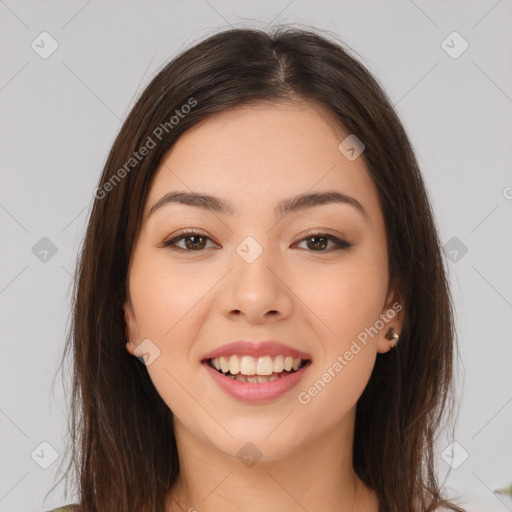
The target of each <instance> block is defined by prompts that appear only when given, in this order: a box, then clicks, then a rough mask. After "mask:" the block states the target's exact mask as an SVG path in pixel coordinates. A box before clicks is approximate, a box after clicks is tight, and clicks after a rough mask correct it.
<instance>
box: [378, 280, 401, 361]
mask: <svg viewBox="0 0 512 512" xmlns="http://www.w3.org/2000/svg"><path fill="white" fill-rule="evenodd" d="M404 314H405V312H404V303H403V300H402V298H401V296H400V295H399V293H398V292H397V291H396V289H393V290H391V292H390V293H389V295H388V297H387V300H386V304H385V305H384V308H383V309H382V312H381V316H380V318H381V320H382V321H383V323H384V327H383V328H382V329H381V330H380V332H379V334H378V335H377V336H378V339H377V352H379V353H381V354H384V353H386V352H389V351H390V350H395V349H394V348H392V345H393V344H395V343H396V345H399V344H400V335H401V334H402V329H403V324H404ZM390 327H392V328H393V329H394V330H395V332H396V333H397V334H398V336H399V339H398V341H397V340H396V339H393V338H392V339H391V340H388V339H387V338H386V334H387V333H388V331H389V329H390Z"/></svg>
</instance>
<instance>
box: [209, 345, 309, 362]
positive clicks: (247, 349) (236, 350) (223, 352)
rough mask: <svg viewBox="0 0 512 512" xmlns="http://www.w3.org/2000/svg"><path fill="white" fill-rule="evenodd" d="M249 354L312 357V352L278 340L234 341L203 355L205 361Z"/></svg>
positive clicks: (257, 355)
mask: <svg viewBox="0 0 512 512" xmlns="http://www.w3.org/2000/svg"><path fill="white" fill-rule="evenodd" d="M231 355H240V356H243V355H247V356H253V357H261V356H278V355H282V356H293V357H294V358H300V359H311V354H307V353H306V352H302V351H300V350H297V349H295V348H292V347H289V346H288V345H284V344H283V343H279V342H278V341H272V340H270V341H260V342H251V341H234V342H232V343H227V344H226V345H222V346H220V347H217V348H216V349H214V350H212V351H211V352H208V353H207V354H205V355H204V356H203V361H206V360H208V359H213V358H215V357H221V356H231Z"/></svg>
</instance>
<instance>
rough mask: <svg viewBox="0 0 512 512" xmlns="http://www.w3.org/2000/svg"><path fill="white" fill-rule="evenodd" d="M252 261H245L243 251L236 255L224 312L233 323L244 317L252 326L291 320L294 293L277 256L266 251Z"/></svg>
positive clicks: (224, 296) (228, 282) (226, 284)
mask: <svg viewBox="0 0 512 512" xmlns="http://www.w3.org/2000/svg"><path fill="white" fill-rule="evenodd" d="M262 249H263V248H262ZM252 250H254V247H252ZM253 257H254V254H253ZM253 257H250V258H247V257H245V253H244V252H243V251H241V250H240V251H237V252H235V253H234V255H233V268H232V270H231V272H230V273H229V276H228V279H227V280H226V283H225V286H226V288H225V289H224V294H223V311H224V312H225V314H226V315H227V316H229V317H231V318H230V319H231V320H233V319H236V318H237V317H245V319H246V320H247V321H248V322H251V323H268V322H269V321H272V322H277V321H280V320H283V319H284V318H288V317H289V316H290V314H291V312H292V308H293V292H292V289H291V286H290V283H287V282H286V277H285V276H284V274H285V272H284V269H283V266H282V265H280V263H279V261H278V257H277V255H276V254H275V253H273V252H272V251H271V250H269V249H263V250H262V251H261V252H260V253H259V255H258V256H257V257H256V258H255V259H253Z"/></svg>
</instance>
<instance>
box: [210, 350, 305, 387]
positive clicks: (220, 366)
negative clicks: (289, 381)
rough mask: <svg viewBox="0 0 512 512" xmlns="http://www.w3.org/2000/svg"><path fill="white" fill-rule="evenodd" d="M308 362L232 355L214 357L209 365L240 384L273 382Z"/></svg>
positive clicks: (297, 358) (286, 357) (271, 357)
mask: <svg viewBox="0 0 512 512" xmlns="http://www.w3.org/2000/svg"><path fill="white" fill-rule="evenodd" d="M307 362H308V360H306V359H301V358H299V357H292V356H283V355H276V356H270V355H266V356H261V357H252V356H249V355H243V356H239V355H232V356H227V357H226V356H221V357H214V358H212V359H209V360H208V364H209V365H210V366H211V367H212V368H214V369H215V370H217V371H218V372H219V373H222V374H223V375H224V376H226V377H228V378H231V379H235V380H237V381H239V382H249V383H253V384H254V383H263V382H272V381H274V380H277V379H280V378H282V377H284V376H286V375H290V374H292V373H294V372H296V371H297V370H299V369H300V368H302V367H303V366H304V365H305V364H306V363H307Z"/></svg>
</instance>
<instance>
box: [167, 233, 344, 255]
mask: <svg viewBox="0 0 512 512" xmlns="http://www.w3.org/2000/svg"><path fill="white" fill-rule="evenodd" d="M193 236H200V237H203V238H206V239H207V240H210V241H211V238H210V237H208V236H206V235H203V234H202V233H199V232H198V231H194V230H183V231H181V232H179V233H178V235H177V236H174V237H173V238H171V239H169V240H165V241H164V242H162V244H161V245H160V247H163V248H169V249H171V250H172V251H182V252H202V251H204V250H205V249H206V248H205V249H199V250H197V251H195V250H191V249H183V248H182V247H178V246H176V243H177V242H179V241H181V240H184V239H185V238H191V237H193ZM314 237H317V238H327V239H328V240H331V241H332V242H334V243H335V244H336V246H335V247H333V248H331V249H327V250H318V251H315V250H312V249H309V251H310V252H331V251H338V250H343V249H349V248H350V247H352V246H353V244H351V243H350V242H345V241H344V240H340V239H339V238H337V237H335V236H333V235H329V234H328V233H317V232H315V233H308V234H307V236H306V237H304V238H302V239H300V240H299V241H298V242H296V243H299V242H303V241H304V240H309V239H310V238H314ZM306 250H308V249H306Z"/></svg>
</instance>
